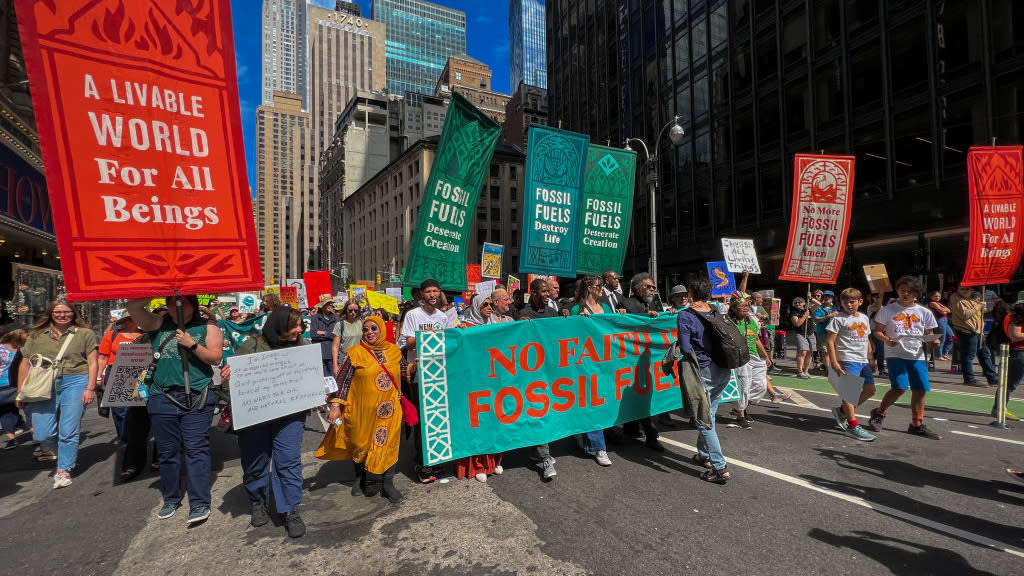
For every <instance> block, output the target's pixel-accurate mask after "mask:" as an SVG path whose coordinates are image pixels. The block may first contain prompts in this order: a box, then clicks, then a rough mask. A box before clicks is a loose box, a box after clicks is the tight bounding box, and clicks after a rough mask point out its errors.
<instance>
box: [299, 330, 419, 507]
mask: <svg viewBox="0 0 1024 576" xmlns="http://www.w3.org/2000/svg"><path fill="white" fill-rule="evenodd" d="M384 330H385V326H384V320H383V319H382V318H380V317H379V316H369V317H367V318H366V319H365V320H363V338H362V340H360V341H359V344H356V345H355V346H352V347H351V348H350V349H349V350H348V355H347V356H346V358H345V360H344V362H343V363H342V365H341V366H340V367H339V369H338V374H337V381H338V391H337V392H334V393H332V394H331V395H330V397H329V398H328V401H329V402H330V404H331V410H330V413H329V415H328V419H329V420H330V422H332V423H334V425H335V429H334V431H333V434H331V433H329V434H327V435H326V436H324V440H323V442H322V443H321V444H320V448H319V449H318V450H317V451H316V457H317V458H320V459H321V460H352V462H353V463H355V466H356V481H355V482H353V484H352V495H353V496H363V495H365V496H367V497H371V496H376V495H377V494H383V495H384V497H385V498H387V499H388V500H390V501H391V502H392V503H395V504H397V503H399V502H401V501H402V500H403V499H404V497H403V496H402V493H401V492H399V491H398V490H397V489H396V488H395V485H394V478H395V470H396V468H397V467H398V448H399V441H400V439H401V431H402V405H401V403H400V402H399V399H400V398H401V392H400V386H399V382H398V380H399V378H403V379H405V380H408V379H409V377H410V376H411V375H412V372H413V371H415V365H414V364H408V363H407V362H406V361H405V360H404V359H403V358H402V352H401V351H400V350H399V349H398V346H395V345H394V344H392V343H390V342H388V341H387V340H385V338H384ZM339 421H340V426H339V425H338V422H339Z"/></svg>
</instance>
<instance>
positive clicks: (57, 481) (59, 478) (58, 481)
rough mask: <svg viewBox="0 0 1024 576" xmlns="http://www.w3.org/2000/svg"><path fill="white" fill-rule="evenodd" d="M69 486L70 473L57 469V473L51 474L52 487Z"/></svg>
mask: <svg viewBox="0 0 1024 576" xmlns="http://www.w3.org/2000/svg"><path fill="white" fill-rule="evenodd" d="M68 486H71V473H70V472H68V471H67V470H57V473H56V474H54V475H53V488H54V490H56V489H57V488H67V487H68Z"/></svg>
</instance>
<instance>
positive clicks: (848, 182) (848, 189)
mask: <svg viewBox="0 0 1024 576" xmlns="http://www.w3.org/2000/svg"><path fill="white" fill-rule="evenodd" d="M853 166H854V157H853V156H826V155H824V154H797V155H796V157H795V159H794V170H793V211H792V213H790V215H789V217H790V224H789V244H788V245H787V248H786V259H785V260H784V261H783V263H782V273H781V274H779V280H792V281H796V282H821V283H825V284H835V283H836V278H837V277H838V276H839V269H840V268H842V265H843V254H844V253H845V252H846V234H847V232H849V231H850V212H851V210H852V209H853Z"/></svg>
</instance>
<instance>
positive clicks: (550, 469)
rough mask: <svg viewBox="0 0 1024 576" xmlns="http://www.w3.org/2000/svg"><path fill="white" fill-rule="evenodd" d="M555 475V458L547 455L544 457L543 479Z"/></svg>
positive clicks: (556, 473)
mask: <svg viewBox="0 0 1024 576" xmlns="http://www.w3.org/2000/svg"><path fill="white" fill-rule="evenodd" d="M555 476H558V472H556V471H555V459H554V458H552V457H550V456H548V457H547V458H545V459H544V479H545V480H551V479H553V478H554V477H555Z"/></svg>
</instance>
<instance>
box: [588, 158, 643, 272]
mask: <svg viewBox="0 0 1024 576" xmlns="http://www.w3.org/2000/svg"><path fill="white" fill-rule="evenodd" d="M635 175H636V152H631V151H628V150H622V149H619V148H608V147H606V146H598V145H597V144H591V145H590V147H589V148H588V149H587V167H586V172H585V175H584V176H583V200H582V202H580V204H581V206H580V235H579V255H578V256H577V262H576V271H577V272H578V273H580V274H601V273H603V272H604V271H605V270H614V271H615V272H618V273H620V274H621V273H622V263H623V261H624V260H625V258H626V242H627V241H628V240H629V224H630V220H631V218H632V215H633V185H634V182H635Z"/></svg>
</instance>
